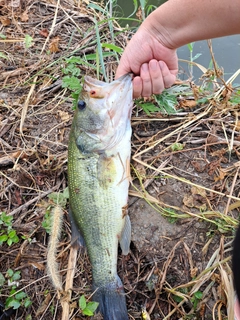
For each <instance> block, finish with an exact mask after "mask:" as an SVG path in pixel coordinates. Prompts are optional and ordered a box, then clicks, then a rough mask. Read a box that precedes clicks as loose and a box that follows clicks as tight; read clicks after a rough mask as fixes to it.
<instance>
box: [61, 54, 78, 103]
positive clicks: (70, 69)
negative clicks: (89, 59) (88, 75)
mask: <svg viewBox="0 0 240 320" xmlns="http://www.w3.org/2000/svg"><path fill="white" fill-rule="evenodd" d="M65 62H66V67H65V68H63V69H62V72H63V73H64V74H66V76H64V77H63V78H62V87H63V88H67V89H69V90H70V91H71V96H72V98H73V107H74V108H76V106H77V102H78V97H79V94H80V92H81V91H82V84H81V81H80V80H79V79H78V77H79V76H80V68H79V65H80V64H81V63H82V62H83V59H81V58H79V57H71V58H68V59H66V61H65Z"/></svg>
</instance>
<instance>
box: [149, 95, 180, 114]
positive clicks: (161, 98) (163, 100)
mask: <svg viewBox="0 0 240 320" xmlns="http://www.w3.org/2000/svg"><path fill="white" fill-rule="evenodd" d="M155 99H156V102H157V104H158V106H159V108H160V110H161V111H162V112H163V113H167V114H169V115H170V114H174V113H176V109H175V107H176V105H177V104H178V101H177V98H176V96H175V95H172V94H169V93H168V92H166V91H163V92H162V94H156V95H155Z"/></svg>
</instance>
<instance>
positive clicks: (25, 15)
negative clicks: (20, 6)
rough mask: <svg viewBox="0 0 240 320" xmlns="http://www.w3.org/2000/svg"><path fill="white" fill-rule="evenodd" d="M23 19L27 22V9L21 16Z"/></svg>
mask: <svg viewBox="0 0 240 320" xmlns="http://www.w3.org/2000/svg"><path fill="white" fill-rule="evenodd" d="M20 19H21V21H22V22H27V21H28V19H29V18H28V13H27V10H25V11H24V12H23V13H22V14H21V17H20Z"/></svg>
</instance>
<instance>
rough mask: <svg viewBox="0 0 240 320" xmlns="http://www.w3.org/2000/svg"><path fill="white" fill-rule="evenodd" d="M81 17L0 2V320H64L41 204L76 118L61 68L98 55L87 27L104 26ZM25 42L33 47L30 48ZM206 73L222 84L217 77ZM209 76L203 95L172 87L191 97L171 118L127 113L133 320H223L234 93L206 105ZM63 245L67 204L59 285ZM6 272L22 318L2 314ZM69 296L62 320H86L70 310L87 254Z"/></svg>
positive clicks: (85, 280) (234, 157)
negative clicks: (2, 235) (11, 239)
mask: <svg viewBox="0 0 240 320" xmlns="http://www.w3.org/2000/svg"><path fill="white" fill-rule="evenodd" d="M87 5H88V3H87V1H86V2H85V1H82V2H81V1H64V0H63V1H60V5H59V3H57V2H56V1H50V0H49V1H47V0H40V1H38V2H35V1H30V0H29V1H17V0H16V1H8V0H0V36H1V35H4V36H6V38H4V37H1V38H0V54H1V53H2V54H4V56H3V58H2V59H1V60H0V70H1V73H0V82H1V89H0V123H1V129H0V145H1V148H0V211H1V212H6V213H7V214H8V215H10V216H12V217H13V222H12V228H13V229H14V230H16V232H17V235H18V237H19V241H17V242H16V243H13V244H11V245H10V246H9V245H8V244H7V243H6V242H3V244H2V245H1V246H0V265H1V270H0V271H1V273H2V275H3V276H4V277H5V279H6V281H5V282H4V283H2V284H1V283H0V285H1V287H0V292H1V298H0V319H28V320H29V319H37V320H40V319H61V316H62V308H61V302H60V300H59V299H58V293H57V291H56V290H55V288H54V287H53V285H52V283H51V281H50V279H49V277H48V275H47V270H46V259H47V247H48V240H49V234H48V233H47V231H46V213H49V212H50V211H51V208H53V207H54V200H53V198H51V196H50V197H49V195H51V194H53V193H54V192H61V193H62V192H63V190H65V188H66V187H67V144H68V136H69V130H70V126H71V122H72V116H73V109H72V98H71V92H70V91H69V90H67V89H65V88H63V87H62V80H61V79H62V78H63V76H64V74H63V69H64V68H65V67H66V58H68V57H70V56H73V55H74V56H77V57H78V56H79V57H82V58H84V55H86V54H91V53H95V52H96V46H97V43H96V33H95V28H94V17H96V19H98V20H103V16H102V13H101V12H100V11H98V10H94V9H91V8H90V7H88V6H87ZM55 16H56V21H54V17H55ZM99 29H100V30H99V32H100V35H101V41H102V42H107V41H109V42H110V43H111V33H110V31H109V26H108V24H107V23H102V24H100V25H99ZM114 32H115V33H116V34H118V36H117V37H116V39H115V44H116V45H117V46H120V47H123V48H124V47H125V46H126V43H127V41H128V38H129V37H130V36H131V32H130V31H123V30H122V29H121V28H120V27H119V26H118V25H117V24H116V23H114ZM26 35H30V36H31V37H32V38H33V40H32V43H31V44H30V46H29V47H28V46H27V45H26V38H25V36H26ZM1 39H2V40H1ZM106 52H107V51H106ZM89 61H90V62H91V64H92V65H95V66H96V62H95V61H91V60H89ZM104 62H105V65H106V66H107V67H106V70H107V74H108V75H109V78H111V76H112V75H113V73H114V71H115V70H116V67H117V61H116V59H115V58H113V57H112V56H111V57H107V58H106V59H105V60H104ZM77 68H79V70H80V73H81V75H80V76H79V79H80V78H81V77H82V76H83V75H84V74H88V75H93V76H95V77H96V73H95V71H94V70H93V68H92V67H91V66H89V65H87V64H81V65H78V66H77ZM212 72H213V73H214V74H215V76H216V77H217V76H219V73H218V70H217V69H215V70H213V71H212ZM208 76H209V77H210V76H211V77H212V73H211V74H210V73H209V75H206V78H205V79H204V83H203V86H202V87H196V86H195V85H194V84H192V83H189V84H187V85H186V83H184V84H182V83H180V85H183V87H184V88H186V86H187V88H188V94H187V95H186V94H184V93H180V94H178V95H177V103H176V106H175V107H176V110H177V111H176V113H175V114H171V115H167V114H165V113H163V112H161V113H160V112H159V113H157V112H155V113H153V114H151V115H146V113H145V112H144V111H143V110H142V109H141V108H139V107H137V106H135V107H134V109H133V118H132V128H133V136H132V184H131V187H130V192H129V215H130V218H131V222H132V243H131V252H130V254H129V255H128V256H126V257H125V256H122V255H121V252H120V251H119V261H118V272H119V275H120V277H121V279H122V280H123V283H124V287H125V292H126V297H127V307H128V311H129V317H130V319H141V312H142V310H146V311H147V312H148V315H149V317H150V318H151V319H172V320H175V319H214V317H215V319H216V318H218V319H230V318H229V312H231V310H232V302H233V300H232V295H231V294H230V293H231V292H233V287H232V274H231V246H232V239H233V236H234V232H235V228H236V226H237V225H238V216H239V208H240V205H239V203H240V179H239V168H240V124H239V120H238V117H239V104H238V103H233V102H232V101H231V97H233V95H234V94H235V92H236V90H235V89H234V90H233V89H232V87H231V85H228V86H223V89H222V90H220V91H219V94H218V95H215V97H214V98H213V95H214V94H215V93H216V92H217V90H218V89H219V87H221V86H222V82H221V80H219V79H218V80H217V81H216V83H214V84H213V86H211V89H208V90H207V89H206V83H207V84H208V85H209V78H208ZM217 82H219V84H218V83H217ZM211 83H212V82H211ZM176 88H179V84H178V85H176ZM184 90H185V89H184ZM184 90H183V92H184ZM203 96H204V97H205V96H208V97H209V99H208V101H207V103H205V104H199V103H197V100H198V99H199V98H202V97H203ZM235 100H236V99H235ZM151 101H152V100H151ZM238 101H240V99H239V100H238ZM1 221H2V220H0V222H1ZM44 221H45V224H44V226H45V228H44V227H43V222H44ZM0 230H1V232H3V230H5V231H4V232H6V228H5V229H4V227H3V228H2V229H1V228H0ZM70 239H71V232H70V225H69V218H68V204H65V205H64V219H63V226H62V234H61V239H60V243H59V247H58V253H57V262H58V264H59V269H60V270H61V276H62V279H63V281H65V278H66V272H67V271H66V270H67V266H68V258H69V251H70ZM9 269H12V270H14V271H20V272H21V279H19V281H18V283H17V284H16V285H17V290H20V289H21V290H22V291H24V292H26V294H27V295H28V296H29V297H30V300H31V302H32V304H31V306H30V307H28V308H26V307H25V306H24V305H21V306H20V307H19V308H17V310H12V309H10V310H8V311H4V310H5V309H4V308H5V304H6V299H7V298H8V297H9V295H10V290H11V287H12V285H11V284H9V283H8V282H7V270H9ZM72 289H73V290H72V298H71V301H69V306H70V311H71V316H69V319H85V318H86V317H85V316H83V315H82V313H81V311H80V310H79V308H78V305H77V303H78V299H79V297H80V296H81V295H85V296H86V297H87V298H89V299H90V298H91V290H90V289H91V266H90V263H89V260H88V257H87V254H86V253H83V252H79V253H78V257H77V266H76V272H75V276H74V282H73V288H72ZM95 318H96V319H97V318H98V319H100V318H101V316H96V317H95ZM144 319H147V318H144Z"/></svg>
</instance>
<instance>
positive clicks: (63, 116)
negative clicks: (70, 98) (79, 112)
mask: <svg viewBox="0 0 240 320" xmlns="http://www.w3.org/2000/svg"><path fill="white" fill-rule="evenodd" d="M58 115H59V116H60V118H61V120H62V121H68V120H70V119H71V116H70V114H69V113H68V112H65V111H62V110H59V111H58Z"/></svg>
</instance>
